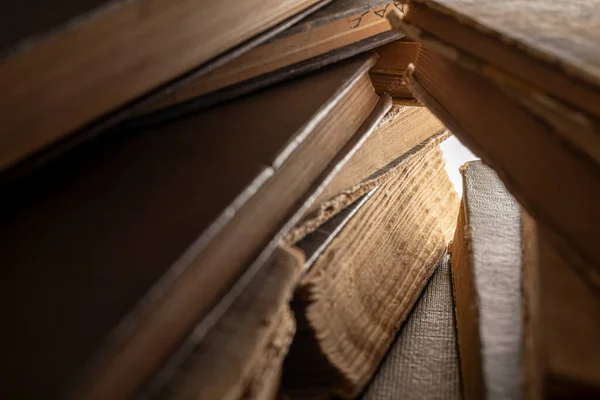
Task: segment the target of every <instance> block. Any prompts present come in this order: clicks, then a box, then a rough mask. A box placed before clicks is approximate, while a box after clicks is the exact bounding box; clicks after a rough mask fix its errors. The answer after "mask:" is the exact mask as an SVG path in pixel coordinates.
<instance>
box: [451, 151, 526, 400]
mask: <svg viewBox="0 0 600 400" xmlns="http://www.w3.org/2000/svg"><path fill="white" fill-rule="evenodd" d="M461 172H462V175H463V199H462V203H461V208H460V213H459V216H458V223H457V226H456V232H455V234H454V239H453V241H452V281H453V288H454V298H455V307H456V330H457V334H458V349H459V355H460V363H461V376H462V388H463V397H464V399H465V400H469V399H516V398H519V397H520V395H521V376H522V352H521V347H522V336H523V327H522V312H521V309H522V306H521V305H522V296H521V208H520V206H519V204H518V203H517V202H516V200H515V199H514V198H513V197H512V196H511V195H510V194H509V193H508V191H507V190H506V188H505V187H504V185H503V184H502V182H501V181H500V179H499V178H498V176H497V175H496V173H495V172H494V171H493V170H492V169H491V168H489V167H488V166H486V165H484V164H483V163H482V162H481V161H474V162H469V163H467V164H465V165H464V166H463V167H462V169H461Z"/></svg>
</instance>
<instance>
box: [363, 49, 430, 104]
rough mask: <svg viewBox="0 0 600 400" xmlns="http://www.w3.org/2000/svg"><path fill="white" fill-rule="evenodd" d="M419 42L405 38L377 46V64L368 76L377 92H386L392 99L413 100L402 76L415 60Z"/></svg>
mask: <svg viewBox="0 0 600 400" xmlns="http://www.w3.org/2000/svg"><path fill="white" fill-rule="evenodd" d="M419 47H420V45H419V43H418V42H414V41H411V40H408V39H406V38H404V39H400V40H395V41H393V42H391V43H387V44H384V45H383V46H380V47H377V48H376V49H375V51H376V52H377V54H378V55H379V60H377V64H375V66H374V67H373V68H372V69H371V72H370V73H369V76H370V77H371V81H373V86H374V87H375V91H376V92H377V93H387V94H389V95H390V96H392V98H393V99H399V100H400V99H402V100H413V99H414V98H413V95H412V93H411V92H410V90H408V88H407V87H406V85H405V84H404V80H403V78H402V76H403V75H404V73H405V72H406V69H407V68H408V66H409V64H412V63H414V62H415V61H416V60H417V54H418V53H419Z"/></svg>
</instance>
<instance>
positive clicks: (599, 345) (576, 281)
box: [523, 214, 600, 399]
mask: <svg viewBox="0 0 600 400" xmlns="http://www.w3.org/2000/svg"><path fill="white" fill-rule="evenodd" d="M523 243H524V246H523V291H524V296H525V308H524V312H525V315H524V316H525V320H524V323H525V346H524V360H523V362H524V366H525V369H524V374H525V375H524V387H523V390H524V395H523V398H526V399H542V398H548V399H568V398H580V399H583V398H585V399H592V398H598V396H600V341H599V339H598V338H599V337H600V296H599V295H598V290H597V287H594V286H591V285H590V284H589V283H588V282H586V281H585V279H582V276H581V274H580V271H579V270H578V266H577V265H573V264H569V263H568V262H567V260H565V258H564V257H563V256H562V255H561V254H560V252H559V251H557V250H556V249H555V248H554V246H553V245H552V244H551V242H550V241H549V240H548V238H547V232H545V231H544V230H543V229H540V228H539V226H537V225H536V223H535V221H533V219H532V218H531V217H530V216H529V215H527V214H525V215H524V216H523Z"/></svg>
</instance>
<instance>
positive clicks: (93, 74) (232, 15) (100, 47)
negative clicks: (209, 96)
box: [0, 0, 318, 170]
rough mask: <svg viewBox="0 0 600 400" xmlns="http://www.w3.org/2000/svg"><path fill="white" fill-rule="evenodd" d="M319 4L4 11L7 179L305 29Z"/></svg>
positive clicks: (1, 162)
mask: <svg viewBox="0 0 600 400" xmlns="http://www.w3.org/2000/svg"><path fill="white" fill-rule="evenodd" d="M317 3H318V1H317V0H302V1H291V0H286V1H276V0H269V1H249V2H248V1H246V2H244V3H243V4H242V3H239V4H234V5H231V4H229V3H226V2H222V1H218V0H211V1H205V2H203V3H202V4H196V3H194V2H189V1H173V2H169V4H168V5H167V4H158V3H156V2H154V1H152V0H135V1H125V2H123V1H100V0H96V1H92V0H89V1H85V2H83V3H82V4H75V3H74V4H67V5H65V4H53V5H52V6H50V5H48V4H47V2H45V1H43V0H36V1H33V2H28V3H27V4H21V3H11V4H8V3H7V5H4V6H2V11H3V12H0V16H1V17H0V18H1V19H2V24H1V25H2V27H3V28H2V30H1V31H0V34H1V36H2V38H1V39H0V45H1V46H2V47H3V49H2V50H3V52H2V58H1V59H2V62H1V63H0V86H1V87H2V88H3V93H4V95H3V96H2V99H1V100H0V110H2V126H1V127H0V149H1V150H0V170H4V169H6V168H7V167H9V166H10V165H12V164H14V163H15V162H18V161H20V160H22V159H24V158H25V157H27V156H29V155H31V154H32V153H33V152H36V151H38V150H40V149H41V148H43V147H46V146H48V145H50V144H52V143H54V142H56V141H57V140H59V139H61V138H63V137H65V136H66V135H69V134H71V133H73V132H74V131H75V130H77V129H79V128H81V127H83V126H84V125H86V124H89V123H90V122H92V121H94V120H96V119H98V118H99V117H101V116H103V115H105V114H106V113H109V112H111V111H114V110H115V109H117V108H118V107H120V106H122V105H124V104H127V103H130V102H132V101H134V100H136V99H137V98H139V97H140V96H142V95H144V94H146V93H147V92H149V91H152V90H154V89H157V88H159V87H160V86H161V85H163V84H165V83H167V82H169V81H171V80H173V79H175V78H177V77H179V76H180V75H182V74H185V73H189V72H190V71H192V70H193V69H195V68H200V69H202V70H203V71H202V72H204V73H205V72H207V71H208V70H210V69H211V68H214V66H215V65H216V64H218V62H217V63H215V60H216V59H217V58H218V57H221V56H223V54H224V53H226V52H228V51H234V50H233V49H234V48H236V47H239V48H238V49H237V50H235V51H238V50H243V49H245V48H247V47H248V46H249V44H250V45H251V44H253V43H252V40H254V39H255V38H256V36H257V35H259V34H261V33H262V32H264V31H266V30H268V29H275V30H276V27H277V26H278V25H280V24H284V25H285V22H286V20H289V19H292V21H291V22H292V23H294V22H296V20H295V19H294V18H295V16H296V15H297V14H299V13H302V12H303V11H305V10H306V9H308V8H310V7H311V6H314V5H316V4H317ZM284 27H285V26H284ZM266 37H268V35H267V36H266ZM266 37H265V38H266ZM198 38H204V39H203V40H202V41H201V42H202V43H201V45H199V42H198ZM207 38H210V40H208V39H207ZM259 42H260V40H259ZM254 44H256V43H254ZM240 46H241V47H240ZM235 51H234V52H235ZM238 52H239V51H238ZM210 64H212V66H210Z"/></svg>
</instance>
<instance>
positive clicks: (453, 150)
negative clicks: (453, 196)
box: [440, 136, 479, 196]
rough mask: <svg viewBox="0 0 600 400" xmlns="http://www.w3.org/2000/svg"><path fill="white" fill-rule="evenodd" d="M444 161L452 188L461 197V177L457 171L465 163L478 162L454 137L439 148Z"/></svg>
mask: <svg viewBox="0 0 600 400" xmlns="http://www.w3.org/2000/svg"><path fill="white" fill-rule="evenodd" d="M440 147H441V148H442V152H443V154H444V159H445V160H446V171H447V172H448V176H449V177H450V180H451V181H452V183H453V184H454V188H455V189H456V192H457V193H458V195H459V196H462V176H461V174H460V172H459V171H458V169H459V168H460V167H461V166H462V165H463V164H464V163H466V162H467V161H472V160H478V159H479V158H478V157H477V156H475V154H473V153H471V151H470V150H469V149H467V148H466V147H465V146H463V144H462V143H461V142H459V140H458V139H457V138H456V136H451V137H450V138H448V139H446V140H445V141H444V142H443V143H442V144H441V146H440Z"/></svg>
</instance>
